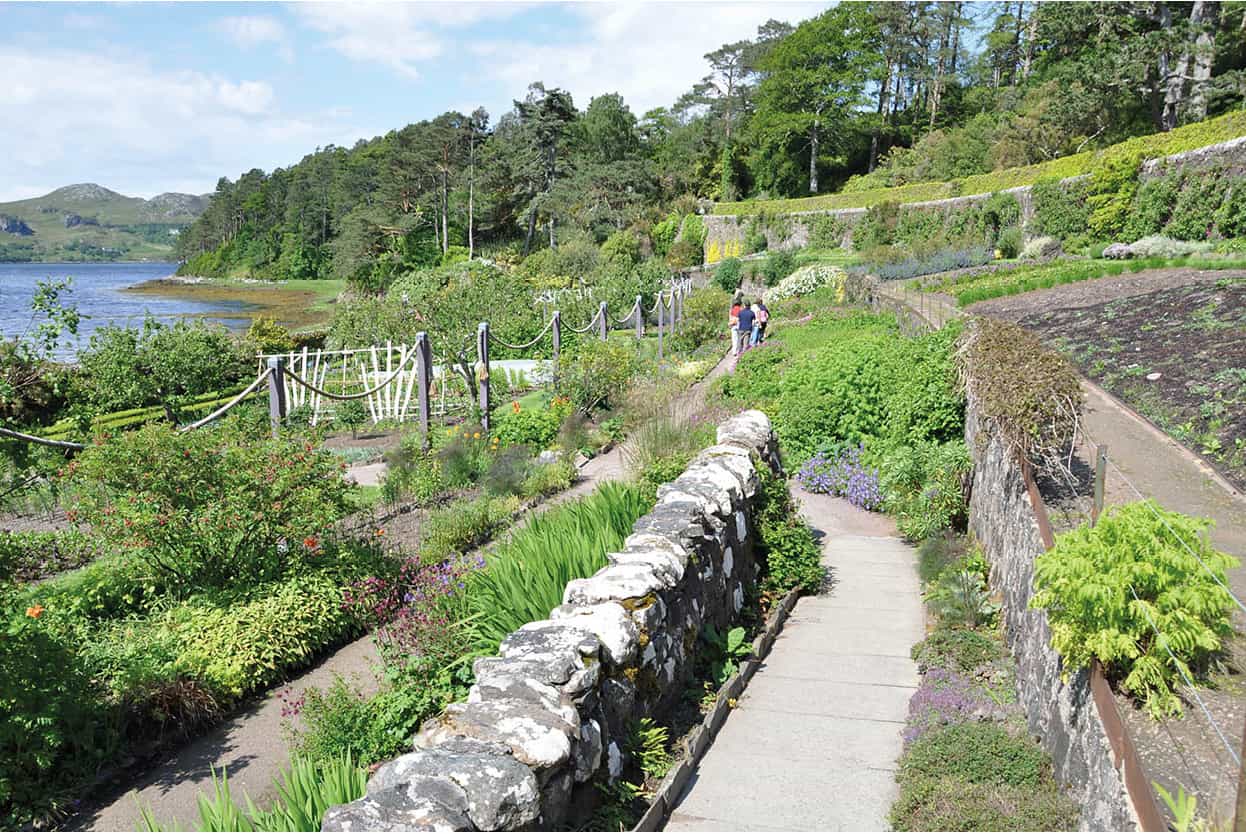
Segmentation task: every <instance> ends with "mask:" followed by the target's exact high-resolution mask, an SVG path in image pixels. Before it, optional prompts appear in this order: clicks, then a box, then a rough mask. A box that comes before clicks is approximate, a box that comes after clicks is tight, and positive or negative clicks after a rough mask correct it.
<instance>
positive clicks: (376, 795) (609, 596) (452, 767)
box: [323, 411, 779, 831]
mask: <svg viewBox="0 0 1246 834" xmlns="http://www.w3.org/2000/svg"><path fill="white" fill-rule="evenodd" d="M717 439H718V442H717V445H714V446H711V447H710V448H708V449H706V450H704V451H703V452H702V453H701V454H700V455H699V456H697V458H696V459H694V460H693V461H692V463H691V464H689V466H688V469H687V470H686V471H685V472H684V473H683V474H682V475H681V476H680V477H679V478H677V479H676V480H675V481H673V482H672V483H669V484H666V485H665V486H663V487H662V488H661V489H659V491H658V502H657V505H656V507H655V508H654V510H653V511H652V512H651V513H649V514H648V515H646V516H644V517H643V518H641V519H640V520H639V521H637V522H636V525H635V527H634V528H633V533H632V535H631V536H629V537H628V538H627V540H626V542H625V544H624V548H623V550H622V552H620V553H612V554H609V556H608V557H607V558H608V560H609V565H608V566H607V567H605V568H603V569H602V570H600V571H598V572H597V573H596V574H595V575H593V576H592V577H590V578H588V579H579V580H575V581H573V582H571V583H569V584H568V585H567V588H566V591H565V593H564V595H563V602H564V604H563V605H562V606H560V607H559V608H557V609H555V610H554V611H552V612H551V613H550V618H549V619H547V620H541V621H539V622H533V623H528V624H527V625H525V626H523V628H521V629H520V630H519V631H516V632H514V633H513V634H511V635H510V636H508V637H507V638H506V639H505V640H504V641H503V642H502V645H501V649H500V653H499V656H497V657H486V658H482V659H480V660H477V661H476V664H475V667H474V669H475V674H476V683H475V685H474V686H472V688H471V692H470V694H469V695H468V698H467V700H466V701H463V702H460V703H456V704H452V705H450V706H449V707H448V708H447V709H446V710H445V712H444V713H443V714H442V715H440V716H438V717H437V718H434V719H432V720H430V721H428V722H426V723H425V724H424V726H423V727H421V728H420V731H419V732H418V733H417V734H416V736H415V740H414V751H413V752H412V753H408V754H406V755H404V756H400V757H399V758H397V759H394V760H393V761H390V762H387V763H385V764H384V765H382V766H381V768H380V769H379V770H377V772H376V773H375V775H373V777H372V778H371V779H370V780H369V782H368V792H367V795H366V796H365V797H364V798H362V799H360V800H357V801H356V802H352V803H350V804H349V805H340V806H336V807H334V808H330V809H329V810H328V812H327V813H326V814H325V817H324V826H323V830H325V831H359V830H371V831H396V830H433V829H450V830H480V831H497V830H517V829H533V828H538V829H544V830H550V829H557V828H559V827H563V826H565V825H567V824H568V823H572V822H575V821H577V820H578V819H580V818H582V817H583V815H584V814H585V813H586V812H587V810H588V809H589V807H590V806H591V803H592V799H593V794H594V791H593V789H592V786H591V783H592V782H593V781H594V780H596V779H610V778H614V777H617V776H618V775H619V773H620V772H621V771H622V768H623V764H624V763H623V749H622V748H623V745H622V743H621V742H622V740H623V739H624V738H626V736H627V733H628V732H629V729H630V728H631V726H632V724H633V722H635V721H636V720H638V719H640V718H642V717H657V718H659V719H661V718H662V717H664V715H665V714H666V713H668V712H669V711H670V709H671V707H673V706H674V704H675V703H676V702H677V701H678V700H679V699H680V697H681V696H682V693H683V689H684V684H685V681H686V680H687V678H688V676H689V674H690V672H691V665H692V660H693V651H694V648H695V646H696V643H697V639H698V637H699V636H700V634H701V631H702V629H703V628H704V627H705V626H706V625H707V624H710V623H713V624H714V625H715V626H716V627H719V628H721V627H723V626H725V625H727V624H728V623H732V622H735V621H736V620H737V619H738V616H739V614H740V611H741V610H742V608H743V605H744V599H745V596H746V594H748V593H750V592H751V590H752V588H753V586H754V584H755V582H756V580H757V575H758V571H759V565H758V564H757V562H756V560H755V558H754V547H753V536H752V518H753V512H752V510H753V506H752V505H753V497H754V495H755V492H756V489H757V485H758V473H757V470H756V468H755V467H756V466H757V465H758V463H756V462H761V463H760V465H768V466H770V467H772V468H773V469H775V470H777V469H778V466H779V460H778V450H777V445H776V441H775V438H774V434H773V432H772V431H771V428H770V421H769V419H768V418H767V417H766V416H765V415H764V414H762V413H761V412H758V411H747V412H744V413H743V414H740V415H738V416H736V417H734V418H732V419H730V420H728V421H727V422H725V423H723V424H722V425H721V426H719V428H718V438H717Z"/></svg>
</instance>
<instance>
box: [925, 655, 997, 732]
mask: <svg viewBox="0 0 1246 834" xmlns="http://www.w3.org/2000/svg"><path fill="white" fill-rule="evenodd" d="M1001 712H1002V708H1001V706H1000V705H999V704H998V703H996V701H995V700H994V699H993V698H992V697H991V695H990V693H988V692H987V691H986V689H985V688H984V687H983V686H982V685H980V684H978V683H975V682H974V681H973V680H972V679H971V678H969V677H967V676H965V675H962V674H960V673H959V672H954V671H952V670H950V669H941V668H933V669H930V670H929V671H928V672H926V674H925V675H924V676H923V677H922V683H921V686H920V687H918V689H917V691H916V692H914V693H913V697H912V698H910V699H909V716H908V720H907V721H906V723H905V727H904V733H903V735H904V743H905V745H906V746H907V745H909V744H912V743H913V742H915V741H917V740H918V739H919V738H921V737H922V736H923V735H925V734H926V733H928V732H930V731H931V730H935V729H938V728H939V727H943V726H946V725H948V724H961V723H964V722H966V721H979V720H989V719H995V718H1000V717H1002V716H1001V715H1000V713H1001Z"/></svg>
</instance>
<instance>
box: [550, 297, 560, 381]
mask: <svg viewBox="0 0 1246 834" xmlns="http://www.w3.org/2000/svg"><path fill="white" fill-rule="evenodd" d="M550 332H551V333H552V334H553V337H554V361H553V367H552V369H551V371H550V374H551V375H552V376H553V382H554V384H555V385H557V384H558V362H559V360H560V357H561V356H562V312H561V311H559V310H555V311H554V323H553V325H551V326H550Z"/></svg>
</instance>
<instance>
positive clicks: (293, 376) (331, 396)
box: [286, 350, 419, 401]
mask: <svg viewBox="0 0 1246 834" xmlns="http://www.w3.org/2000/svg"><path fill="white" fill-rule="evenodd" d="M417 353H419V351H418V350H413V351H411V352H410V353H408V354H407V356H406V358H405V359H403V360H402V361H401V362H399V363H398V367H397V368H394V372H393V373H391V374H390V375H389V376H388V377H386V378H385V379H384V380H383V381H382V382H380V383H379V384H377V385H376V386H375V387H374V388H369V389H368V390H367V391H359V392H358V393H355V394H331V393H329V392H328V391H326V390H324V389H323V388H318V387H316V386H315V385H312V384H311V383H310V382H308V381H307V380H305V379H303V378H302V377H301V376H299V375H298V374H296V373H294V372H293V371H286V376H288V377H289V378H290V381H291V382H296V383H298V384H299V385H302V386H303V387H304V388H306V389H307V390H308V391H312V392H314V393H316V394H319V395H320V396H322V397H328V398H329V399H331V400H339V401H340V400H361V399H363V398H364V397H370V396H372V395H373V394H375V393H376V392H377V391H380V390H381V389H382V388H384V387H385V386H387V385H389V384H390V383H391V382H393V381H394V380H395V379H397V378H398V376H399V374H401V373H402V369H403V368H404V367H405V366H406V365H407V364H408V363H409V362H410V361H411V360H412V359H414V358H415V356H416V354H417Z"/></svg>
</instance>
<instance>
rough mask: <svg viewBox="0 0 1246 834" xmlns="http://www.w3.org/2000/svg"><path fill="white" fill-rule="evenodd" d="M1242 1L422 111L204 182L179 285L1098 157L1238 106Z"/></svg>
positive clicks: (851, 42) (794, 55)
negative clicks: (652, 85)
mask: <svg viewBox="0 0 1246 834" xmlns="http://www.w3.org/2000/svg"><path fill="white" fill-rule="evenodd" d="M1244 10H1246V3H1243V2H1223V3H1218V2H1207V1H1206V0H1195V2H1185V3H1176V2H1102V3H1089V2H1074V3H1056V2H1039V1H1038V0H1029V2H1027V0H1015V1H1014V0H1005V2H991V3H982V2H898V3H886V2H857V3H841V4H839V5H837V6H835V7H834V8H831V9H829V10H827V11H826V12H824V13H822V14H821V15H819V16H817V17H814V18H812V19H809V20H806V21H803V22H800V23H799V24H797V25H792V24H789V23H785V22H781V21H776V20H771V21H768V22H766V23H765V24H763V25H762V26H761V27H759V29H758V31H757V35H756V37H754V38H751V39H746V40H741V41H737V42H734V43H729V44H724V45H723V46H722V47H720V48H719V49H717V50H715V51H713V52H711V53H709V54H707V55H706V56H705V60H706V65H707V66H706V68H707V72H706V75H705V77H704V78H702V79H701V80H700V81H698V82H697V83H696V84H694V85H693V86H692V88H691V89H690V90H688V91H687V92H686V93H684V94H683V95H681V96H680V97H679V98H678V99H677V100H676V101H675V102H674V103H673V104H672V105H671V106H669V107H659V108H655V109H653V110H650V111H648V112H646V113H643V114H642V115H640V116H637V115H636V114H635V113H634V112H633V111H632V110H631V108H630V107H629V106H628V105H627V103H626V102H625V101H624V100H623V98H622V97H621V96H619V95H618V94H608V95H601V96H597V97H595V98H593V99H592V100H591V101H590V102H589V103H588V106H587V107H585V108H584V109H583V110H581V109H579V108H578V107H577V106H576V104H575V102H574V101H573V99H572V96H571V94H570V93H569V92H567V91H566V90H562V89H559V88H556V87H547V86H546V85H544V84H543V83H541V82H536V83H533V84H532V85H530V86H529V88H528V90H527V91H526V94H525V96H524V97H523V98H522V99H518V100H515V101H514V102H513V107H512V108H511V109H510V110H509V111H507V112H506V113H504V114H502V115H501V116H500V117H499V118H498V119H497V120H496V122H494V121H493V120H492V118H491V116H490V114H489V113H487V112H486V111H485V110H484V109H477V110H475V111H474V112H472V113H470V114H463V113H458V112H447V113H443V114H442V115H440V116H437V117H436V118H433V119H431V120H426V121H420V122H416V123H414V124H410V125H407V126H406V127H403V128H401V129H398V130H394V131H392V132H390V133H388V134H386V135H384V136H380V137H377V138H374V139H371V140H366V141H360V142H359V143H357V144H356V145H355V146H354V147H351V148H342V147H336V146H329V147H325V148H320V149H317V150H316V151H315V152H314V153H312V154H309V155H308V156H307V157H305V158H304V159H303V160H301V161H300V162H298V163H296V164H294V165H291V166H289V167H288V168H279V169H277V170H275V171H273V172H271V173H265V172H263V171H260V170H258V169H255V170H251V171H248V172H246V173H245V174H243V175H242V176H240V177H238V178H237V180H229V179H227V178H222V179H221V180H220V181H219V182H218V184H217V188H216V191H215V195H214V197H213V199H212V202H211V204H210V206H209V208H208V210H207V211H206V212H205V213H204V215H203V216H202V217H200V218H199V220H198V221H196V223H195V224H194V225H193V226H192V227H191V228H189V229H188V230H186V231H185V232H184V233H183V234H182V236H181V237H180V239H179V244H178V245H179V254H180V256H181V257H182V258H183V259H185V260H186V261H187V263H186V265H185V266H184V267H183V269H184V271H186V272H189V273H193V274H205V275H229V274H239V273H242V274H249V275H254V276H258V277H281V278H318V277H328V276H333V277H340V278H346V279H348V280H350V281H351V282H352V283H353V284H355V285H356V286H358V287H359V288H361V289H369V288H370V289H373V290H379V289H382V288H384V287H386V286H388V285H389V284H390V283H391V282H392V281H393V280H394V279H395V278H396V277H397V276H399V275H402V274H404V273H406V272H408V271H410V270H411V269H413V268H419V267H423V266H431V265H436V264H439V263H447V262H453V261H455V260H460V259H471V258H475V257H477V256H479V255H481V254H487V255H489V256H490V257H493V258H495V259H501V260H506V259H508V258H509V259H513V260H519V259H521V258H523V257H525V256H527V255H528V254H530V253H531V252H532V251H534V250H535V249H538V248H545V247H548V248H557V247H558V246H559V242H560V240H564V239H566V236H568V235H572V236H580V237H586V236H587V237H591V238H592V239H593V240H594V241H596V242H598V243H600V242H601V241H603V240H605V239H606V238H607V237H608V236H610V235H611V234H612V233H615V232H618V231H622V230H631V231H633V232H635V233H636V234H637V237H638V238H640V239H641V240H642V241H644V240H646V239H647V237H648V234H649V232H650V231H651V230H652V229H653V227H654V226H655V225H658V224H660V223H661V222H662V221H663V219H664V218H665V217H666V216H668V215H669V213H670V211H671V209H672V207H676V206H679V207H682V209H683V210H684V211H686V210H687V208H688V207H689V206H690V205H694V204H693V203H692V202H691V201H690V199H689V198H693V199H702V200H734V199H741V198H744V197H762V198H765V197H795V196H804V195H807V194H817V193H824V192H827V191H833V190H838V189H840V188H850V189H864V188H874V187H886V186H890V185H897V184H903V183H907V182H918V181H923V180H941V179H950V178H955V177H963V176H967V175H970V174H975V173H983V172H986V171H990V170H995V169H998V168H1005V167H1012V166H1015V165H1024V164H1029V163H1033V162H1039V161H1042V160H1045V159H1051V158H1055V157H1058V156H1063V155H1067V154H1070V153H1076V152H1078V151H1082V150H1088V149H1092V148H1096V147H1101V146H1104V145H1107V144H1111V143H1113V142H1117V141H1120V140H1121V139H1124V138H1127V137H1128V136H1131V135H1138V134H1145V133H1152V132H1156V131H1160V130H1169V129H1172V128H1173V127H1175V126H1177V125H1179V124H1184V123H1189V122H1194V121H1200V120H1202V119H1204V118H1206V117H1207V116H1209V115H1216V114H1219V113H1221V112H1224V111H1226V110H1228V109H1231V108H1234V107H1240V106H1242V102H1243V100H1246V69H1244V68H1246V15H1244Z"/></svg>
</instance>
